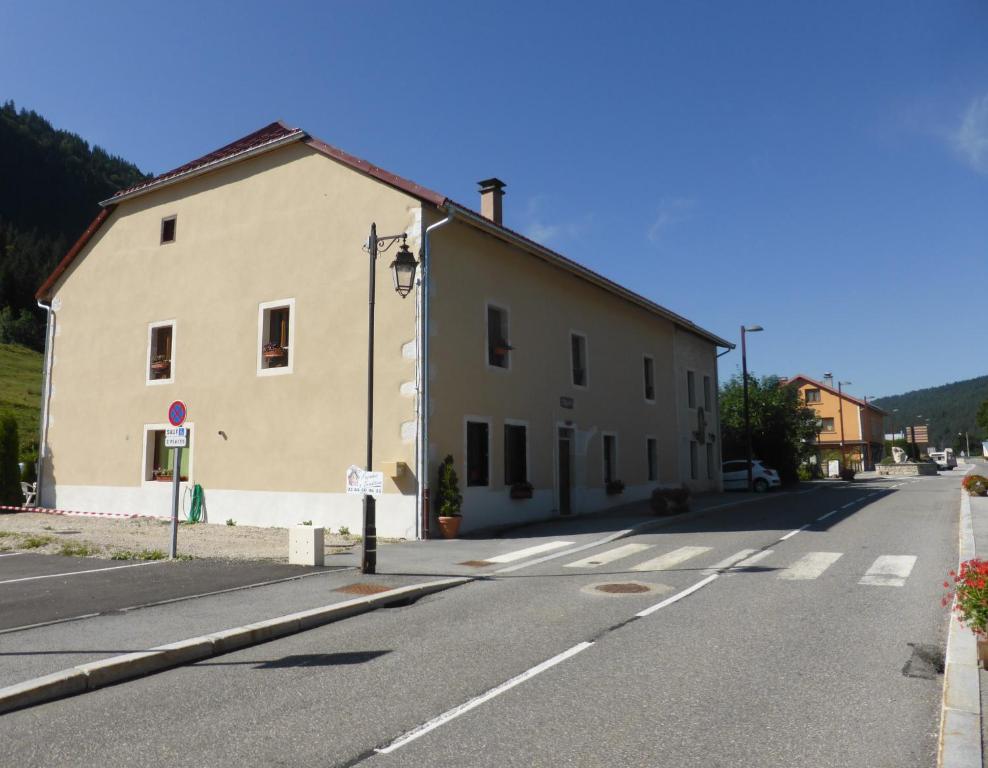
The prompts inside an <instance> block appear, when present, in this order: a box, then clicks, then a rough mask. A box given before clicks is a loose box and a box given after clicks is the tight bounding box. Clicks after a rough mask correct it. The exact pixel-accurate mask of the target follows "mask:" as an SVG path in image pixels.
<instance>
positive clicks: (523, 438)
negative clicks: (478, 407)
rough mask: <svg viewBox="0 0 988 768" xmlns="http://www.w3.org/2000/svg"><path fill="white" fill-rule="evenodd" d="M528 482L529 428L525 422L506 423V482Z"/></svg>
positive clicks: (507, 484) (509, 485) (509, 483)
mask: <svg viewBox="0 0 988 768" xmlns="http://www.w3.org/2000/svg"><path fill="white" fill-rule="evenodd" d="M527 482H528V429H527V428H526V427H525V425H524V424H505V425H504V484H505V485H506V486H508V487H509V488H510V487H511V486H512V485H514V484H515V483H527Z"/></svg>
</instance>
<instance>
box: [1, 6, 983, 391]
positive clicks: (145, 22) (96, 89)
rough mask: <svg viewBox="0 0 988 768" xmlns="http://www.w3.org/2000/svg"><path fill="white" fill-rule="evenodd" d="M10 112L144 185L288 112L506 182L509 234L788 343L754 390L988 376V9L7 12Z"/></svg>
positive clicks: (867, 387)
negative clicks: (825, 375) (103, 154)
mask: <svg viewBox="0 0 988 768" xmlns="http://www.w3.org/2000/svg"><path fill="white" fill-rule="evenodd" d="M0 99H13V100H14V101H15V102H16V103H17V104H18V106H21V107H26V108H29V109H34V110H36V111H37V112H40V113H41V114H42V115H44V116H45V117H47V118H48V119H49V120H51V122H52V123H53V124H54V125H55V126H56V127H60V128H65V129H68V130H71V131H74V132H76V133H79V134H80V135H81V136H83V137H84V138H86V139H87V140H89V141H90V142H91V143H94V144H99V145H100V146H102V147H104V148H105V149H107V150H109V151H110V152H112V153H114V154H118V155H120V156H122V157H125V158H126V159H128V160H131V161H133V162H135V163H136V164H137V165H138V166H140V167H141V168H142V169H143V170H146V171H151V172H160V171H163V170H167V169H169V168H172V167H174V166H177V165H180V164H182V163H183V162H185V161H187V160H189V159H192V158H194V157H197V156H199V155H201V154H204V153H205V152H208V151H210V150H212V149H215V148H216V147H218V146H220V145H222V144H224V143H226V142H228V141H230V140H232V139H235V138H237V137H239V136H241V135H244V134H246V133H249V132H250V131H253V130H255V129H256V128H259V127H260V126H262V125H264V124H266V123H268V122H270V121H272V120H274V119H283V120H285V121H286V122H288V123H290V124H293V125H298V126H301V127H303V128H305V129H306V130H308V131H309V132H311V133H313V134H315V135H316V136H319V137H320V138H323V139H325V140H326V141H328V142H330V143H332V144H335V145H337V146H339V147H341V148H343V149H346V150H347V151H349V152H352V153H353V154H356V155H358V156H361V157H364V158H366V159H368V160H371V161H372V162H374V163H376V164H378V165H381V166H383V167H385V168H387V169H389V170H392V171H394V172H396V173H399V174H401V175H404V176H406V177H409V178H412V179H414V180H416V181H418V182H420V183H422V184H424V185H426V186H428V187H431V188H432V189H435V190H437V191H439V192H442V193H444V194H446V195H449V196H450V197H452V198H454V199H457V200H459V201H461V202H464V203H468V204H471V205H476V204H477V203H478V200H477V192H476V184H475V182H476V181H477V180H478V179H482V178H486V177H489V176H498V177H500V178H502V179H504V180H505V181H506V182H507V184H508V189H507V196H506V198H505V223H506V224H507V225H508V226H511V227H513V228H515V229H519V230H521V231H523V232H525V233H526V234H528V235H530V236H532V237H534V238H536V239H538V240H540V241H542V242H544V243H546V244H547V245H549V246H550V247H553V248H555V249H557V250H559V251H561V252H563V253H565V254H566V255H568V256H569V257H571V258H573V259H576V260H577V261H579V262H581V263H583V264H585V265H587V266H589V267H590V268H592V269H595V270H597V271H599V272H602V273H603V274H605V275H607V276H609V277H611V278H613V279H615V280H617V281H619V282H621V283H623V284H625V285H627V286H629V287H631V288H633V289H635V290H637V291H638V292H640V293H642V294H644V295H646V296H648V297H649V298H651V299H653V300H655V301H657V302H659V303H661V304H664V305H665V306H667V307H669V308H670V309H673V310H675V311H677V312H680V313H682V314H684V315H686V316H687V317H689V318H690V319H692V320H694V321H695V322H697V323H699V324H700V325H702V326H704V327H706V328H708V329H710V330H712V331H714V332H716V333H718V334H720V335H722V336H724V337H726V338H729V339H733V340H735V341H736V340H737V334H738V328H739V326H740V324H741V323H748V324H752V323H760V324H761V325H763V326H765V329H766V331H765V332H764V333H761V334H758V335H756V336H753V337H751V339H750V341H751V344H750V345H749V365H750V367H751V369H752V370H753V371H754V372H755V373H758V374H766V373H777V374H780V375H786V374H793V373H796V372H803V373H807V374H809V375H816V376H819V375H821V374H822V372H823V371H833V373H834V375H835V376H837V377H839V378H841V379H844V380H850V381H852V382H854V383H853V385H852V386H850V387H849V390H850V391H851V392H852V393H854V394H857V395H859V396H860V395H868V396H881V395H886V394H895V393H898V392H902V391H905V390H909V389H915V388H918V387H925V386H931V385H936V384H942V383H945V382H948V381H954V380H959V379H965V378H970V377H973V376H979V375H984V374H988V356H986V355H985V353H984V344H985V339H986V335H985V331H986V330H988V314H986V308H985V307H986V300H985V291H986V286H988V279H986V278H988V253H986V251H988V6H986V5H985V4H984V3H977V2H951V3H942V2H933V1H932V0H931V2H927V3H912V2H905V1H904V0H896V1H895V2H869V3H861V2H827V3H793V2H776V3H754V2H752V3H737V2H727V0H725V1H724V2H720V3H707V2H695V1H693V0H690V1H688V2H687V1H685V0H684V2H650V3H644V2H641V3H623V2H613V3H601V2H594V3H572V2H567V3H562V2H557V3H552V4H549V3H538V2H532V0H528V2H523V3H512V2H498V3H486V4H481V3H422V2H419V3H407V2H400V3H399V2H394V3H377V2H346V3H343V2H340V3H329V2H322V3H309V2H296V3H282V4H276V3H271V2H265V3H249V2H243V3H224V4H220V3H212V2H194V3H186V2H168V3H143V2H99V3H76V2H71V3H69V2H65V3H54V2H38V1H37V0H31V1H30V2H16V3H11V2H7V1H6V0H0ZM0 183H2V180H0ZM356 256H359V245H355V257H356ZM739 368H740V355H739V353H738V352H732V353H730V354H728V355H727V356H725V357H724V358H723V359H722V361H721V374H722V376H723V377H726V376H729V375H731V374H733V373H734V372H736V371H737V370H738V369H739Z"/></svg>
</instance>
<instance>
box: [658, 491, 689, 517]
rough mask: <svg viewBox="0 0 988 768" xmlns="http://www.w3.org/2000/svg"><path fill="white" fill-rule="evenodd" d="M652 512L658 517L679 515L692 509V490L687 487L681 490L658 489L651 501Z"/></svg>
mask: <svg viewBox="0 0 988 768" xmlns="http://www.w3.org/2000/svg"><path fill="white" fill-rule="evenodd" d="M649 504H650V506H651V507H652V511H653V512H654V513H655V514H657V515H679V514H682V513H683V512H687V511H688V510H689V508H690V489H689V488H687V487H686V486H685V485H684V486H681V487H679V488H656V489H655V490H654V491H652V498H651V499H650V500H649Z"/></svg>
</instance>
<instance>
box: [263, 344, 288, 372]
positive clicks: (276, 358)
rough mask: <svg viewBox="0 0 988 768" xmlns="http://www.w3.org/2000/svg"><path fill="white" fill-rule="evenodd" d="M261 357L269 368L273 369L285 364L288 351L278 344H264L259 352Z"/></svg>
mask: <svg viewBox="0 0 988 768" xmlns="http://www.w3.org/2000/svg"><path fill="white" fill-rule="evenodd" d="M261 357H263V358H264V359H265V360H266V361H267V363H268V366H269V367H271V368H275V367H277V366H280V365H284V364H285V361H286V360H287V358H288V350H287V349H285V348H284V347H283V346H281V345H280V344H265V345H264V348H263V349H262V350H261Z"/></svg>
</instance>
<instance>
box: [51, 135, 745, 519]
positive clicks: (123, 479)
mask: <svg viewBox="0 0 988 768" xmlns="http://www.w3.org/2000/svg"><path fill="white" fill-rule="evenodd" d="M502 194H503V184H502V183H501V182H499V181H498V180H497V179H488V180H486V181H485V182H483V183H482V192H481V197H482V200H481V213H477V212H474V211H472V210H470V209H469V208H467V207H465V206H462V205H459V204H457V203H455V202H453V201H451V200H449V199H448V198H446V197H444V196H442V195H439V194H437V193H435V192H432V191H430V190H427V189H425V188H423V187H421V186H419V185H417V184H414V183H412V182H409V181H407V180H405V179H402V178H399V177H397V176H394V175H393V174H390V173H388V172H386V171H383V170H381V169H380V168H377V167H375V166H373V165H371V164H369V163H366V162H364V161H362V160H359V159H358V158H355V157H352V156H350V155H348V154H346V153H344V152H342V151H340V150H338V149H336V148H334V147H331V146H329V145H327V144H325V143H324V142H322V141H320V140H318V139H316V138H314V137H312V136H311V135H309V134H307V133H306V132H305V131H302V130H300V129H296V128H289V127H287V126H285V125H283V124H282V123H273V124H271V125H269V126H266V127H265V128H262V129H261V130H259V131H256V132H255V133H253V134H250V135H249V136H246V137H244V138H243V139H240V140H238V141H236V142H234V143H232V144H230V145H227V146H226V147H223V148H221V149H219V150H217V151H215V152H213V153H211V154H209V155H206V156H205V157H202V158H199V159H198V160H195V161H193V162H191V163H188V164H187V165H185V166H182V167H181V168H178V169H175V170H174V171H171V172H169V173H166V174H163V175H161V176H158V177H156V178H154V179H152V180H149V181H147V182H145V183H142V184H140V185H138V186H136V187H133V188H131V189H127V190H122V191H121V192H119V193H117V194H116V195H115V196H114V197H112V198H111V199H110V200H107V201H105V202H104V203H103V210H102V212H101V214H100V216H99V217H97V219H96V220H95V221H94V222H93V224H92V225H91V226H90V228H89V229H88V230H87V231H86V232H85V233H84V234H83V236H82V237H81V238H80V240H79V241H78V242H77V243H76V244H75V245H74V246H73V248H72V249H71V250H70V251H69V253H68V254H67V255H66V257H65V258H64V259H63V260H62V262H61V263H60V264H59V265H58V267H57V268H56V270H55V272H54V273H53V274H52V275H51V277H50V278H49V279H48V280H47V281H46V283H45V284H44V285H43V286H42V287H41V289H40V290H39V292H38V298H39V300H40V301H41V302H43V303H44V304H47V305H48V306H50V312H49V329H48V331H49V332H48V339H47V352H46V358H45V366H46V373H47V376H46V385H45V391H44V402H43V414H42V422H43V424H42V467H41V469H42V472H41V475H40V477H41V483H40V485H41V493H40V498H41V503H42V504H43V505H45V506H51V507H59V508H63V509H74V510H85V511H100V512H114V513H130V514H134V513H137V514H161V515H164V514H166V513H167V510H168V507H169V496H170V484H169V483H167V482H161V480H163V479H167V478H168V477H169V476H170V475H171V474H172V472H173V469H174V468H172V467H171V466H170V458H169V457H170V452H169V451H166V450H165V449H164V445H163V437H164V435H163V430H164V428H165V427H166V411H167V407H168V404H169V403H170V402H172V401H173V400H176V399H181V400H183V401H184V402H185V403H186V404H187V405H188V409H189V416H188V422H187V423H188V426H189V427H190V430H191V442H190V446H191V447H190V449H189V450H188V451H186V452H185V460H183V462H182V466H181V467H180V468H179V472H180V475H181V478H182V482H183V485H184V486H186V487H188V486H191V485H192V484H201V485H202V486H203V488H204V489H205V494H206V500H207V510H208V518H209V520H210V521H212V522H223V521H225V520H227V519H231V518H232V519H233V520H236V521H238V522H240V523H244V524H259V525H291V524H295V523H297V522H300V521H303V520H312V521H314V522H315V523H316V524H317V525H318V524H321V525H326V526H330V527H332V528H334V529H337V528H339V527H340V526H347V527H349V529H350V530H351V531H354V532H356V531H359V529H360V520H361V505H360V497H359V496H348V495H346V494H345V493H344V488H345V474H346V470H347V468H348V467H349V466H351V465H362V464H363V459H364V451H365V441H364V435H365V418H366V367H367V353H366V350H367V319H366V318H367V314H366V312H367V280H368V273H367V257H366V255H365V254H364V253H363V252H362V250H361V247H362V245H363V244H365V243H366V242H367V237H368V231H369V227H370V224H371V222H376V224H377V231H378V232H379V233H381V234H391V233H394V234H398V233H404V234H406V235H407V243H408V245H409V247H410V248H411V250H412V252H413V253H416V254H418V255H419V256H420V262H424V264H423V265H422V266H421V267H420V271H419V275H418V285H417V287H416V290H414V291H413V293H412V294H411V295H410V296H409V297H408V298H407V299H406V300H402V299H400V298H399V297H398V296H396V295H395V294H394V291H393V289H392V286H391V275H390V272H389V270H388V268H387V264H388V261H390V254H388V255H386V256H384V257H382V258H381V259H379V260H378V270H377V273H376V275H377V277H376V280H377V297H378V298H377V315H376V318H377V330H376V335H375V338H376V355H375V433H374V464H375V469H378V470H383V471H385V474H386V480H385V487H384V494H383V496H381V498H380V499H379V500H378V508H377V518H378V519H377V525H378V533H379V535H383V536H394V537H405V538H415V537H422V536H424V535H427V533H428V531H429V528H430V523H431V520H430V513H429V511H428V509H429V504H428V500H429V496H430V489H429V486H430V484H431V485H432V486H435V483H436V473H437V467H438V464H439V462H440V461H441V460H442V459H443V457H444V456H446V455H447V454H449V455H452V456H453V457H454V460H455V462H456V467H457V470H458V473H459V476H460V480H461V490H462V493H463V495H464V520H463V529H464V530H470V529H477V528H483V527H488V526H494V525H502V524H507V523H512V522H521V521H525V520H533V519H539V518H544V517H548V516H552V515H556V514H570V513H581V512H588V511H594V510H600V509H603V508H607V507H609V506H616V505H619V504H623V503H626V502H628V501H631V500H635V499H639V498H644V497H645V496H647V495H648V493H649V492H650V491H651V489H652V488H654V487H656V486H658V485H664V486H673V485H675V486H678V485H680V484H681V483H685V484H686V485H688V486H690V487H691V488H692V489H694V490H695V491H706V490H717V489H719V488H720V487H721V479H720V439H719V434H720V429H719V423H718V420H717V411H718V409H717V388H718V383H717V366H716V353H717V348H718V347H727V346H730V344H729V342H727V341H725V340H723V339H721V338H719V337H717V336H715V335H713V334H712V333H710V332H708V331H705V330H703V329H702V328H700V327H698V326H696V325H695V324H693V323H692V322H690V321H689V320H687V319H685V318H683V317H680V316H678V315H676V314H674V313H672V312H670V311H669V310H667V309H664V308H663V307H661V306H658V305H656V304H655V303H653V302H651V301H649V300H648V299H646V298H643V297H642V296H639V295H637V294H635V293H633V292H632V291H630V290H628V289H626V288H623V287H621V286H619V285H616V284H615V283H613V282H611V281H609V280H607V279H606V278H604V277H602V276H600V275H598V274H595V273H593V272H591V271H590V270H588V269H586V268H584V267H581V266H580V265H578V264H576V263H574V262H572V261H570V260H568V259H566V258H565V257H563V256H561V255H559V254H557V253H555V252H553V251H551V250H549V249H547V248H545V247H543V246H541V245H539V244H538V243H535V242H532V241H530V240H528V239H526V238H525V237H523V236H521V235H519V234H517V233H515V232H513V231H511V230H510V229H508V228H506V227H504V226H503V225H502V223H501V197H502ZM426 328H427V329H428V332H427V333H426V332H425V331H424V329H426ZM426 403H428V407H426ZM426 456H428V461H426V459H425V457H426ZM526 483H530V484H531V486H532V488H531V498H512V495H514V496H525V495H527V490H528V489H527V486H526V485H525V484H526ZM622 483H623V485H624V488H623V492H620V493H616V492H615V491H617V490H618V489H619V487H620V486H621V484H622ZM512 487H514V488H515V493H514V494H512V492H511V490H512ZM608 491H610V493H609V492H608Z"/></svg>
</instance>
